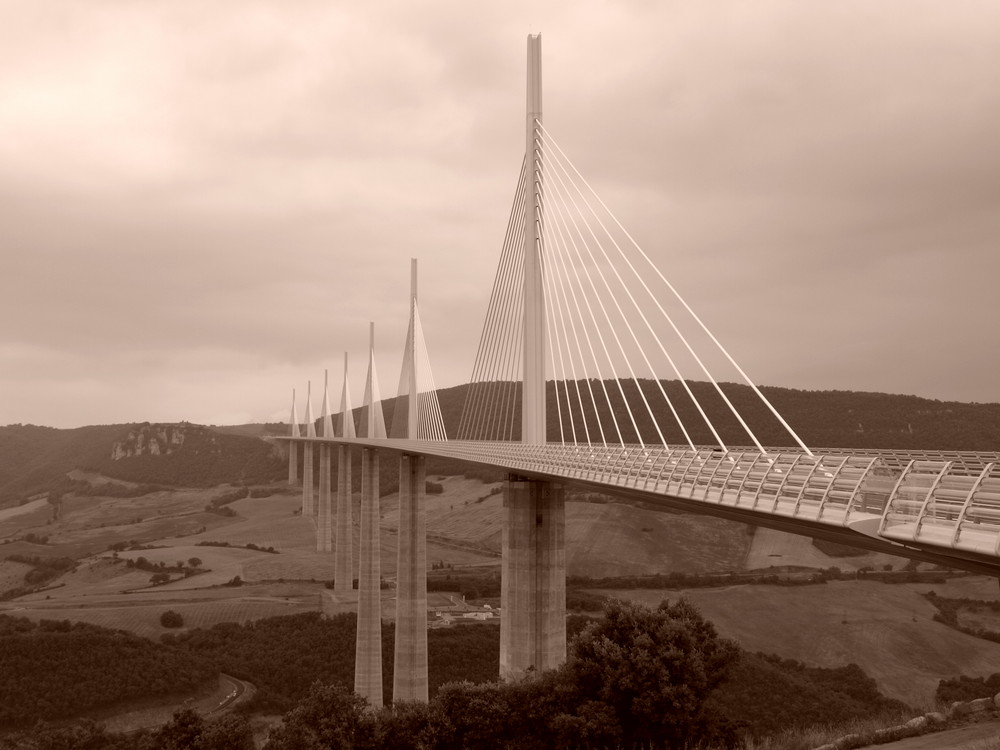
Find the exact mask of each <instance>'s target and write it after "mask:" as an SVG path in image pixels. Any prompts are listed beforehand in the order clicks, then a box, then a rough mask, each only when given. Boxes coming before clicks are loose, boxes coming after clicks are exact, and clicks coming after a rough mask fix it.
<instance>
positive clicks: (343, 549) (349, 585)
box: [333, 445, 354, 594]
mask: <svg viewBox="0 0 1000 750" xmlns="http://www.w3.org/2000/svg"><path fill="white" fill-rule="evenodd" d="M352 505H353V503H352V500H351V449H350V448H349V447H348V446H346V445H338V446H337V545H336V548H335V555H336V557H335V558H334V568H333V576H334V584H333V590H334V592H335V593H337V594H347V593H350V592H351V591H353V590H354V519H353V518H352V515H353V513H352Z"/></svg>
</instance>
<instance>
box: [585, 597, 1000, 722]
mask: <svg viewBox="0 0 1000 750" xmlns="http://www.w3.org/2000/svg"><path fill="white" fill-rule="evenodd" d="M958 580H959V581H961V580H963V579H958ZM986 580H992V579H986ZM993 583H994V585H995V581H993ZM950 586H951V584H950V583H949V584H938V585H934V586H933V587H930V586H922V587H920V588H919V589H918V588H917V585H916V584H901V585H890V584H882V583H877V582H874V581H831V582H830V583H827V584H824V585H815V586H795V587H785V586H731V587H728V588H724V589H691V590H687V591H683V592H677V591H650V590H614V591H609V590H604V591H600V592H599V593H603V594H608V595H611V596H615V597H618V598H621V599H629V600H635V601H642V602H644V603H645V604H648V605H650V606H656V605H657V604H659V602H660V601H662V600H663V599H664V598H676V597H678V596H684V597H686V598H687V599H688V600H689V601H691V602H692V603H693V604H694V605H695V606H696V607H698V609H699V610H701V612H702V613H703V614H704V615H705V616H706V617H707V618H708V619H709V620H711V621H712V622H713V623H715V626H716V628H717V629H718V631H719V632H720V633H721V634H722V635H724V636H726V637H729V638H733V639H735V640H737V641H738V642H739V643H740V645H741V646H743V648H745V649H747V650H749V651H764V652H767V653H773V654H777V655H779V656H782V657H784V658H786V659H796V660H798V661H801V662H804V663H806V664H810V665H815V666H821V667H838V666H843V665H844V664H849V663H851V662H854V663H856V664H858V665H859V666H860V667H861V668H862V669H864V670H865V672H867V673H868V674H869V675H870V676H872V677H873V678H874V679H875V680H876V682H877V683H878V685H879V689H880V690H882V692H884V693H885V694H886V695H888V696H890V697H893V698H897V699H899V700H901V701H903V702H905V703H908V704H910V705H912V706H915V707H918V708H923V707H929V706H930V705H931V703H932V700H933V696H934V691H935V689H936V688H937V684H938V681H939V680H941V679H943V678H946V677H954V676H957V675H958V674H966V675H988V674H991V673H993V672H1000V644H996V643H990V642H988V641H984V640H981V639H978V638H974V637H972V636H968V635H965V634H963V633H959V632H958V631H956V630H953V629H952V628H949V627H948V626H946V625H943V624H941V623H938V622H934V621H933V620H932V619H931V618H932V617H933V616H934V614H935V612H936V611H937V610H936V609H935V608H934V607H933V606H932V605H931V604H930V603H929V602H928V601H927V600H926V599H924V598H923V597H922V596H920V593H919V591H920V590H928V589H929V588H933V589H934V590H936V591H937V592H938V593H939V594H941V595H942V596H953V595H955V593H954V592H953V591H951V590H950ZM956 588H958V587H956Z"/></svg>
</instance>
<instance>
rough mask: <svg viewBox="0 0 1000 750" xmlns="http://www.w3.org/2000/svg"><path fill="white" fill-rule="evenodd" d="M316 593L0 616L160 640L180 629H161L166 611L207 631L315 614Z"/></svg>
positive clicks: (30, 609) (49, 607)
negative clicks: (224, 624) (68, 623)
mask: <svg viewBox="0 0 1000 750" xmlns="http://www.w3.org/2000/svg"><path fill="white" fill-rule="evenodd" d="M319 596H320V595H319V590H317V591H315V592H313V593H311V594H309V595H305V596H298V597H287V598H279V597H273V596H263V595H256V596H255V595H253V594H249V593H247V594H245V595H244V596H241V597H238V598H224V599H216V600H212V599H208V600H204V601H181V600H175V601H160V602H155V601H143V600H141V599H140V600H137V601H135V602H132V603H117V604H112V603H103V604H97V603H95V604H93V605H90V606H84V607H80V606H78V607H74V606H66V605H65V604H63V605H53V604H52V603H51V602H48V601H46V602H38V603H33V602H23V603H20V604H19V605H18V606H13V607H3V608H0V613H3V614H10V615H16V616H18V617H27V618H28V619H30V620H35V621H38V620H70V621H73V622H76V621H79V622H88V623H91V624H93V625H100V626H102V627H105V628H113V629H117V630H128V631H131V632H133V633H135V634H136V635H140V636H143V637H146V638H151V639H159V637H160V636H161V635H163V634H164V633H170V632H174V633H176V632H179V631H180V630H182V629H170V628H164V627H163V626H161V625H160V615H162V614H163V613H164V612H165V611H167V610H168V609H170V610H173V611H174V612H178V613H179V614H180V615H181V616H182V617H183V618H184V628H183V629H188V628H208V627H211V626H213V625H216V624H218V623H220V622H237V623H244V622H250V621H252V620H260V619H263V618H265V617H277V616H279V615H292V614H298V613H300V612H316V611H318V610H319V609H320V599H319Z"/></svg>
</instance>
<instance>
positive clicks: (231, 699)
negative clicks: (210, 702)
mask: <svg viewBox="0 0 1000 750" xmlns="http://www.w3.org/2000/svg"><path fill="white" fill-rule="evenodd" d="M219 682H220V684H221V683H228V685H229V687H230V690H229V692H227V693H226V697H225V698H223V699H222V701H221V702H220V703H219V705H217V706H216V707H215V708H213V709H211V710H210V711H206V712H205V715H206V716H211V715H212V714H215V713H218V712H219V711H224V710H225V709H227V708H229V707H230V706H232V705H233V704H234V703H237V702H238V701H239V699H240V698H242V697H243V696H244V695H245V694H246V692H247V691H248V690H252V689H253V685H251V684H250V683H249V682H244V681H243V680H239V679H237V678H235V677H233V676H231V675H228V674H219Z"/></svg>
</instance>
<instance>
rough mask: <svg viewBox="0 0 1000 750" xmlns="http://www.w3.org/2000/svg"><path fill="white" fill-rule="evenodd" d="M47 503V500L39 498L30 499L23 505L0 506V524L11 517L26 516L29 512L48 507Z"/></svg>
mask: <svg viewBox="0 0 1000 750" xmlns="http://www.w3.org/2000/svg"><path fill="white" fill-rule="evenodd" d="M48 504H49V502H48V500H46V499H45V498H40V499H38V500H32V501H31V502H28V503H25V504H24V505H15V506H14V507H13V508H0V524H3V523H4V522H6V521H9V520H11V519H13V518H17V517H18V516H26V515H28V514H29V513H35V512H37V511H39V510H44V509H46V508H47V507H48Z"/></svg>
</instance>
